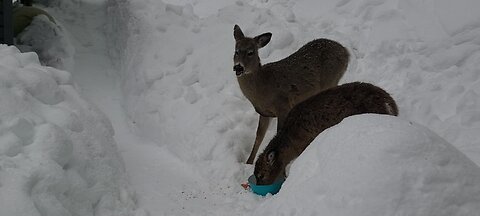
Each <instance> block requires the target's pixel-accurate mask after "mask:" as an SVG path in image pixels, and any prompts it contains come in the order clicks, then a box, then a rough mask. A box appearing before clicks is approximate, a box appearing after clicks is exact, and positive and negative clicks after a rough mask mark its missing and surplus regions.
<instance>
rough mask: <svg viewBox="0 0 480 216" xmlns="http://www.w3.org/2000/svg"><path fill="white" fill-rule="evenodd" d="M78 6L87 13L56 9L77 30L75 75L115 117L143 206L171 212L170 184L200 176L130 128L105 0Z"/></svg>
mask: <svg viewBox="0 0 480 216" xmlns="http://www.w3.org/2000/svg"><path fill="white" fill-rule="evenodd" d="M78 6H79V8H75V11H76V14H81V16H79V17H75V19H68V18H69V17H71V16H72V15H71V13H70V14H69V10H58V11H55V12H54V13H56V17H57V19H59V20H61V21H62V22H63V26H64V27H65V28H66V29H67V30H68V32H70V33H71V34H72V42H73V44H74V46H75V49H76V55H75V57H74V62H75V68H74V69H73V71H72V75H73V80H74V82H75V83H76V84H78V85H79V86H78V87H79V89H80V91H81V93H82V95H83V96H84V97H85V98H87V99H88V100H90V102H92V103H94V104H95V105H97V106H98V108H100V109H101V110H102V111H103V112H104V113H105V114H106V115H107V116H108V118H109V119H110V121H111V122H112V125H113V127H114V129H115V136H114V137H115V140H116V142H117V144H118V147H119V150H120V151H121V154H122V156H123V158H124V161H125V165H126V170H127V174H128V176H129V179H130V181H131V182H132V184H133V186H134V189H135V190H136V192H137V193H138V196H137V199H138V202H139V205H140V207H142V208H144V209H147V210H148V211H149V212H165V209H168V203H175V202H172V201H171V200H169V199H170V198H169V197H168V196H167V195H169V194H171V193H173V192H174V191H177V190H178V188H175V187H170V185H172V183H175V184H176V185H182V184H194V178H193V177H192V176H190V175H189V174H187V173H188V168H186V166H185V164H184V163H183V162H182V161H180V160H178V159H177V158H175V157H174V156H173V155H172V154H171V153H168V152H167V151H168V150H166V149H162V148H160V147H158V146H157V145H156V144H155V143H151V142H149V141H147V140H143V139H141V138H139V137H137V136H136V135H135V134H134V133H132V132H131V131H130V128H129V126H128V125H129V124H132V122H129V121H128V120H127V118H126V116H125V113H124V111H123V108H122V107H121V105H120V104H121V91H120V86H119V82H118V77H117V75H116V73H115V72H114V70H115V69H114V68H113V64H112V62H111V60H110V58H109V57H108V55H107V50H106V43H105V40H106V38H105V34H104V31H103V27H104V25H105V23H104V21H105V11H106V9H105V2H100V1H91V2H88V1H83V2H82V4H78ZM62 12H64V13H62ZM169 179H170V180H169ZM167 185H168V186H167ZM172 208H173V207H172ZM152 215H156V214H152Z"/></svg>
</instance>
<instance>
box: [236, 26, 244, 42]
mask: <svg viewBox="0 0 480 216" xmlns="http://www.w3.org/2000/svg"><path fill="white" fill-rule="evenodd" d="M233 37H234V38H235V40H240V39H243V38H245V35H243V32H242V29H240V26H238V25H235V27H233Z"/></svg>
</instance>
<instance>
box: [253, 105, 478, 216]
mask: <svg viewBox="0 0 480 216" xmlns="http://www.w3.org/2000/svg"><path fill="white" fill-rule="evenodd" d="M478 212H480V167H478V166H477V165H475V164H474V163H473V162H472V161H471V160H470V159H468V158H467V157H466V156H465V155H464V154H463V153H461V152H460V151H458V150H457V149H456V148H455V147H453V146H452V145H451V144H449V143H447V142H446V141H445V140H443V139H442V138H440V137H439V136H438V135H436V134H435V133H433V132H432V131H430V130H429V129H427V128H425V127H423V126H420V125H417V124H414V123H412V122H409V121H405V120H402V119H400V118H397V117H391V116H385V115H373V114H366V115H358V116H353V117H349V118H347V119H345V120H344V121H343V122H341V123H340V124H339V125H337V126H334V127H332V128H330V129H328V130H326V131H325V132H323V133H322V134H320V135H319V136H318V137H317V138H316V139H315V140H314V142H312V144H311V145H310V146H309V147H308V148H307V149H306V150H305V151H304V153H303V154H302V155H301V156H300V157H299V158H298V159H297V160H296V161H295V162H294V163H293V164H292V167H291V170H290V176H289V177H288V179H287V181H286V182H285V184H284V185H283V188H282V189H281V191H280V193H279V194H277V195H276V196H274V197H272V198H271V199H269V200H268V201H266V202H265V203H264V204H263V205H261V206H259V207H258V208H257V211H256V212H255V215H320V214H325V215H337V216H341V215H357V216H362V215H365V216H367V215H424V216H442V215H443V216H452V215H475V214H477V213H478Z"/></svg>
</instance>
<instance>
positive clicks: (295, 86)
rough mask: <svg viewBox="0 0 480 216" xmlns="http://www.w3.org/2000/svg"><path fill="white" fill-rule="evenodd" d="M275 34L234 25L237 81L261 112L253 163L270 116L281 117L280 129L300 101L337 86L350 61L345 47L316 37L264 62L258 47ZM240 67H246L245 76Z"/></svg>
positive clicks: (279, 119) (253, 150) (252, 153)
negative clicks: (247, 31)
mask: <svg viewBox="0 0 480 216" xmlns="http://www.w3.org/2000/svg"><path fill="white" fill-rule="evenodd" d="M271 36H272V34H271V33H264V34H261V35H259V36H256V37H254V38H249V37H245V36H244V35H243V32H242V31H241V29H240V27H238V26H237V25H236V26H235V28H234V37H235V41H236V44H235V55H234V64H235V67H234V70H236V71H237V80H238V83H239V84H240V89H241V90H242V92H243V94H244V95H245V96H246V97H247V98H248V100H249V101H250V102H251V103H252V105H253V107H254V108H255V110H256V111H257V112H258V113H259V114H260V118H259V124H258V128H257V135H256V138H255V143H254V146H253V149H252V152H251V154H250V157H249V158H248V160H247V163H248V164H252V163H253V160H254V158H255V155H256V153H257V151H258V147H259V146H260V144H261V142H262V140H263V138H264V136H265V132H266V130H267V128H268V125H269V122H270V118H271V117H278V125H277V129H278V128H280V127H281V126H282V124H283V122H284V119H285V117H286V116H287V114H288V112H289V111H290V109H292V108H293V107H294V106H295V105H296V104H298V103H299V102H302V101H304V100H306V99H307V98H309V97H311V96H313V95H315V94H317V93H319V92H321V91H323V90H325V89H327V88H330V87H334V86H336V85H337V84H338V82H339V80H340V78H341V77H342V76H343V74H344V73H345V70H346V69H347V65H348V61H349V53H348V51H347V49H345V47H343V46H342V45H340V44H339V43H337V42H335V41H332V40H328V39H316V40H313V41H311V42H309V43H307V44H306V45H304V46H303V47H301V48H300V49H299V50H298V51H297V52H295V53H293V54H292V55H290V56H288V57H287V58H285V59H282V60H280V61H277V62H272V63H269V64H265V65H261V63H260V58H259V57H258V49H259V48H261V47H263V46H265V45H266V44H268V42H269V41H270V37H271ZM237 67H239V68H241V69H244V72H243V73H242V74H241V75H238V71H239V70H237V69H238V68H237Z"/></svg>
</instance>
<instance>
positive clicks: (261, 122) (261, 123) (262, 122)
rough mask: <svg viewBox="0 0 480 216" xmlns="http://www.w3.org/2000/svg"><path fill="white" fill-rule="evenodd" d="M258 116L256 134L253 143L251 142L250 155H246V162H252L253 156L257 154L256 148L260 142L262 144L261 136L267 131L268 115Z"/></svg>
mask: <svg viewBox="0 0 480 216" xmlns="http://www.w3.org/2000/svg"><path fill="white" fill-rule="evenodd" d="M259 116H260V118H259V119H258V128H257V136H256V137H255V143H254V144H253V148H252V152H251V153H250V157H248V160H247V164H253V160H255V156H257V152H258V148H259V147H260V144H262V141H263V138H264V137H265V132H267V129H268V125H269V124H270V119H271V118H270V117H265V116H262V115H259Z"/></svg>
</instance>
